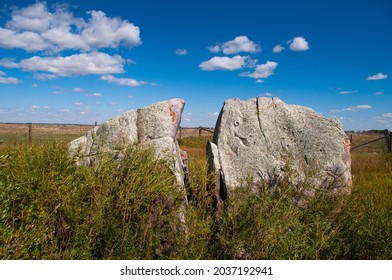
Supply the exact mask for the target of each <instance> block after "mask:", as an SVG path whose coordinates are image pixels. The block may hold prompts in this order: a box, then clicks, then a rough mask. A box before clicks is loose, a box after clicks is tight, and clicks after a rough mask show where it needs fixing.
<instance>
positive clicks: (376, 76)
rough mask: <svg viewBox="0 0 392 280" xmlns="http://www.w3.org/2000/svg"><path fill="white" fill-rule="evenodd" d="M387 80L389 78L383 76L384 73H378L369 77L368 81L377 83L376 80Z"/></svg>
mask: <svg viewBox="0 0 392 280" xmlns="http://www.w3.org/2000/svg"><path fill="white" fill-rule="evenodd" d="M386 78H388V75H386V74H383V73H377V74H375V75H372V76H369V77H367V78H366V79H367V80H368V81H376V80H384V79H386Z"/></svg>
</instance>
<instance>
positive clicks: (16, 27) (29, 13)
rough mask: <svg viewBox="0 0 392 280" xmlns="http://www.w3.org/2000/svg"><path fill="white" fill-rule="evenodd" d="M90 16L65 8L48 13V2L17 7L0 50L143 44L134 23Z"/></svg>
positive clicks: (0, 32)
mask: <svg viewBox="0 0 392 280" xmlns="http://www.w3.org/2000/svg"><path fill="white" fill-rule="evenodd" d="M87 15H88V19H87V20H85V19H84V18H81V17H79V18H78V17H75V16H74V15H73V13H72V12H71V11H69V9H68V8H67V7H66V6H64V5H62V6H61V5H56V7H55V9H54V11H49V9H48V7H47V4H46V3H45V2H37V3H35V4H32V5H30V6H27V7H25V8H16V9H14V10H13V11H12V14H11V19H10V20H9V21H7V22H6V26H5V28H2V27H0V37H1V38H2V40H0V47H2V48H6V49H14V48H19V49H23V50H26V51H29V52H33V51H43V50H50V51H61V50H67V49H73V50H82V51H91V50H97V49H99V48H117V47H118V46H119V45H124V46H127V47H133V46H137V45H140V44H141V39H140V29H139V27H137V26H135V25H134V24H133V23H130V22H128V21H127V20H122V19H121V18H117V17H114V18H112V17H107V16H106V14H105V13H104V12H102V11H89V12H87Z"/></svg>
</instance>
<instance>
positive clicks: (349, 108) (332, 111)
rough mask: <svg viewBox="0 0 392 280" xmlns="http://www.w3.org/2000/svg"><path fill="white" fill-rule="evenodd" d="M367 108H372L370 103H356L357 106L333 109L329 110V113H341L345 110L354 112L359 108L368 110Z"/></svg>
mask: <svg viewBox="0 0 392 280" xmlns="http://www.w3.org/2000/svg"><path fill="white" fill-rule="evenodd" d="M369 109H372V106H370V105H357V106H350V107H348V108H344V109H333V110H330V112H331V113H342V112H346V111H349V112H356V111H359V110H369Z"/></svg>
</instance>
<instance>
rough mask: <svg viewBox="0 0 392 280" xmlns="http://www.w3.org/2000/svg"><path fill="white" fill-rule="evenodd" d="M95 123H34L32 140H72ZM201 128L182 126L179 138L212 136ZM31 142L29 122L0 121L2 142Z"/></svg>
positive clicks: (7, 143)
mask: <svg viewBox="0 0 392 280" xmlns="http://www.w3.org/2000/svg"><path fill="white" fill-rule="evenodd" d="M93 127H94V126H93V125H78V124H32V129H31V140H32V143H34V144H42V143H45V142H48V141H52V140H61V141H71V140H73V139H75V138H78V137H80V136H82V135H84V134H86V132H87V131H89V130H90V129H91V128H93ZM208 130H209V131H207V130H200V129H199V128H181V131H179V132H178V138H184V137H191V136H212V133H211V132H210V131H212V130H213V129H212V128H209V129H208ZM28 142H29V124H8V123H0V144H5V145H14V144H27V143H28Z"/></svg>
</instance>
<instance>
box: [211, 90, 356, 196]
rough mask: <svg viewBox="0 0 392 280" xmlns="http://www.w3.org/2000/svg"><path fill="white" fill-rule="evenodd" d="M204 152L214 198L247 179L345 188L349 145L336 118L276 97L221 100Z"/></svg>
mask: <svg viewBox="0 0 392 280" xmlns="http://www.w3.org/2000/svg"><path fill="white" fill-rule="evenodd" d="M207 153H208V159H209V171H210V172H213V173H214V175H215V185H214V186H213V188H215V193H216V194H217V198H218V201H219V200H220V199H224V198H225V196H227V193H230V191H231V190H233V189H235V188H236V187H239V186H241V185H243V184H245V181H246V182H247V183H249V180H251V183H252V184H253V186H254V187H257V186H260V185H261V184H267V185H268V186H269V187H271V188H272V187H276V186H279V184H280V183H281V182H282V181H283V180H284V179H285V180H287V179H289V181H290V183H291V184H295V185H300V184H302V185H310V186H313V187H315V188H319V189H324V190H330V191H332V192H337V193H350V191H351V185H352V179H351V144H350V141H349V139H348V138H347V136H346V134H345V132H344V130H343V128H342V126H341V124H340V122H338V121H337V120H333V119H328V118H324V117H322V116H320V115H319V114H317V113H316V112H315V111H313V110H312V109H310V108H306V107H302V106H296V105H288V104H286V103H284V102H283V101H281V100H280V99H279V98H253V99H249V100H246V101H241V100H239V99H230V100H226V101H225V103H224V106H223V108H222V110H221V112H220V115H219V117H218V120H217V124H216V127H215V134H214V139H213V142H212V143H211V142H210V143H209V144H208V146H207ZM218 194H219V195H218Z"/></svg>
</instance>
